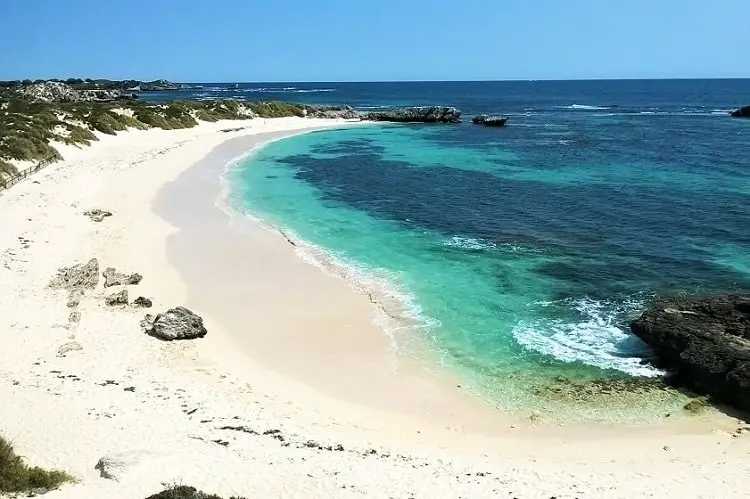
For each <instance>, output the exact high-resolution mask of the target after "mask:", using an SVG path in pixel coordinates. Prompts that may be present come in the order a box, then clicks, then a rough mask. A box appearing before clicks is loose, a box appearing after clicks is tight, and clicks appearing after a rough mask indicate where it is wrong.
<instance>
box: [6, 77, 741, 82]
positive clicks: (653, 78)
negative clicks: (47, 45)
mask: <svg viewBox="0 0 750 499" xmlns="http://www.w3.org/2000/svg"><path fill="white" fill-rule="evenodd" d="M72 78H76V79H81V80H85V79H91V80H109V81H126V80H135V81H141V82H151V81H158V80H166V81H168V82H170V83H509V82H569V81H682V80H685V81H689V80H750V76H704V77H647V78H643V77H625V78H509V79H500V80H496V79H471V80H442V79H436V80H409V79H406V80H255V81H254V80H245V81H242V80H214V81H211V80H203V81H201V80H177V79H175V80H173V79H169V78H164V77H160V78H153V79H141V78H132V77H129V78H105V77H96V78H93V77H85V78H82V77H76V76H69V77H66V78H59V77H52V78H13V79H3V78H0V81H24V80H30V81H32V82H33V81H37V80H45V81H49V80H63V81H65V80H68V79H72Z"/></svg>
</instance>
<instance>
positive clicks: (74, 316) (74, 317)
mask: <svg viewBox="0 0 750 499" xmlns="http://www.w3.org/2000/svg"><path fill="white" fill-rule="evenodd" d="M68 322H70V323H72V324H75V323H78V322H81V312H80V311H78V310H72V311H71V312H70V314H69V315H68Z"/></svg>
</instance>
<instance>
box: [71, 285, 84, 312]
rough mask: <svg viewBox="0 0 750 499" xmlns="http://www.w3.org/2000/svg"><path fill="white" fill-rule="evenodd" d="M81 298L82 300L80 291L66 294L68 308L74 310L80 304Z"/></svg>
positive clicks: (76, 290) (74, 290)
mask: <svg viewBox="0 0 750 499" xmlns="http://www.w3.org/2000/svg"><path fill="white" fill-rule="evenodd" d="M81 298H83V291H81V290H80V289H73V290H71V291H70V294H68V303H67V305H68V308H76V307H77V306H78V305H79V304H80V303H81Z"/></svg>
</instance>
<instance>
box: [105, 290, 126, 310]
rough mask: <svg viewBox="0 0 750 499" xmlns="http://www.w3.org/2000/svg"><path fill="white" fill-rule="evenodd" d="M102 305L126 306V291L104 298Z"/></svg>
mask: <svg viewBox="0 0 750 499" xmlns="http://www.w3.org/2000/svg"><path fill="white" fill-rule="evenodd" d="M104 303H105V304H107V305H109V306H114V305H127V304H128V290H127V289H123V290H122V291H120V292H119V293H113V294H111V295H109V296H106V297H105V298H104Z"/></svg>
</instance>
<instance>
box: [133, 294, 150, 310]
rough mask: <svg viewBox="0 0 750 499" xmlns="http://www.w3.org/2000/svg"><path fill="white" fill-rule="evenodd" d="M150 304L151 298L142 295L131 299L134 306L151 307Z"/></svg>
mask: <svg viewBox="0 0 750 499" xmlns="http://www.w3.org/2000/svg"><path fill="white" fill-rule="evenodd" d="M152 305H153V303H152V302H151V300H149V299H148V298H146V297H144V296H139V297H138V298H136V299H135V300H133V306H134V307H141V308H151V306H152Z"/></svg>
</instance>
